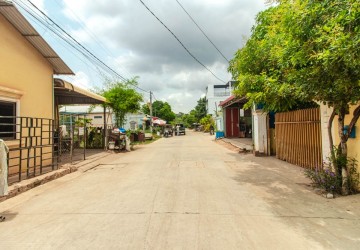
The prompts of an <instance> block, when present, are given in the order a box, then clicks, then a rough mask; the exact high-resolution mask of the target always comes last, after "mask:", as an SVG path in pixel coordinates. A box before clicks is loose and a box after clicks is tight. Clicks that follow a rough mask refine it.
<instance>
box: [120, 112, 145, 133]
mask: <svg viewBox="0 0 360 250" xmlns="http://www.w3.org/2000/svg"><path fill="white" fill-rule="evenodd" d="M144 116H145V115H144V114H130V113H129V114H126V116H125V120H126V121H125V124H124V129H126V130H130V129H131V122H133V123H134V125H135V129H139V126H142V124H143V118H144Z"/></svg>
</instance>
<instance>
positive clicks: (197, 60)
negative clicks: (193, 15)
mask: <svg viewBox="0 0 360 250" xmlns="http://www.w3.org/2000/svg"><path fill="white" fill-rule="evenodd" d="M139 1H140V2H141V3H142V5H144V7H145V8H146V9H147V10H148V11H149V12H150V13H151V14H152V15H153V16H154V17H155V18H156V19H157V20H158V21H159V22H160V23H161V24H162V25H163V26H164V27H165V28H166V29H167V30H168V31H169V32H170V33H171V34H172V35H173V37H174V38H175V39H176V40H177V41H178V42H179V43H180V45H181V46H182V47H183V48H184V49H185V50H186V52H187V53H188V54H189V55H190V56H191V57H192V58H193V59H194V60H195V61H196V62H198V63H199V64H200V65H201V66H203V67H204V68H205V69H206V70H207V71H209V72H210V73H211V74H212V75H213V76H214V77H215V78H216V79H218V80H219V81H221V82H223V83H226V82H225V81H224V80H222V79H220V78H219V77H218V76H216V75H215V74H214V73H213V72H212V71H211V70H210V69H209V68H208V67H206V66H205V65H204V64H203V63H202V62H200V61H199V59H197V58H196V57H195V56H194V55H193V54H192V53H191V52H190V51H189V50H188V49H187V48H186V47H185V45H184V44H183V43H182V42H181V41H180V39H179V38H178V37H177V36H176V35H175V34H174V33H173V32H172V31H171V30H170V29H169V28H168V27H167V26H166V25H165V24H164V23H163V22H162V21H161V20H160V19H159V18H158V17H157V16H156V15H155V14H154V12H152V11H151V10H150V9H149V7H148V6H147V5H146V4H145V3H144V2H143V1H142V0H139Z"/></svg>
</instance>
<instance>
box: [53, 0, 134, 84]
mask: <svg viewBox="0 0 360 250" xmlns="http://www.w3.org/2000/svg"><path fill="white" fill-rule="evenodd" d="M59 1H60V0H55V3H56V4H57V5H58V6H59V7H60V8H62V6H61V4H60V3H59ZM67 9H68V10H69V11H70V12H71V14H72V15H73V17H74V18H75V19H76V22H77V23H78V24H79V25H80V26H81V28H82V29H83V30H84V31H85V32H86V33H87V34H88V35H89V36H90V37H91V38H92V39H93V41H94V42H95V43H96V44H97V45H98V46H99V48H100V49H101V50H102V51H104V52H105V54H106V55H107V56H108V57H112V53H111V51H110V50H109V49H108V48H107V47H106V46H105V45H104V44H103V43H102V42H101V40H100V39H99V38H98V37H97V36H96V35H95V34H94V33H93V32H92V31H91V30H90V29H88V27H87V25H86V23H85V22H84V20H82V19H81V18H80V17H79V16H78V15H77V14H76V13H75V11H73V10H72V9H71V8H70V6H67ZM119 67H120V68H121V69H122V70H123V71H125V73H126V74H127V76H128V78H132V76H131V73H130V72H129V71H127V70H126V68H124V67H122V66H121V65H119Z"/></svg>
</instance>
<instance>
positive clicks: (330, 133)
mask: <svg viewBox="0 0 360 250" xmlns="http://www.w3.org/2000/svg"><path fill="white" fill-rule="evenodd" d="M335 115H336V110H335V108H334V109H333V112H332V113H331V115H330V118H329V123H328V136H329V146H330V153H331V157H332V158H333V157H334V140H333V137H332V124H333V122H334V118H335ZM334 167H335V168H336V166H334Z"/></svg>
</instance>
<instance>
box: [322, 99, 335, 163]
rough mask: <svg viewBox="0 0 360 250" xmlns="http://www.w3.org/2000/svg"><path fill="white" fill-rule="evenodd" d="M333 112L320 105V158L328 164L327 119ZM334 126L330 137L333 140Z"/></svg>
mask: <svg viewBox="0 0 360 250" xmlns="http://www.w3.org/2000/svg"><path fill="white" fill-rule="evenodd" d="M332 111H333V108H330V107H328V106H327V105H324V104H320V114H321V116H320V118H321V120H320V122H321V139H322V158H323V162H326V163H328V162H329V159H328V158H329V156H330V140H329V135H328V126H329V118H330V115H331V113H332ZM334 136H335V135H334V124H333V127H332V137H333V139H334V140H335V138H334Z"/></svg>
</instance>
